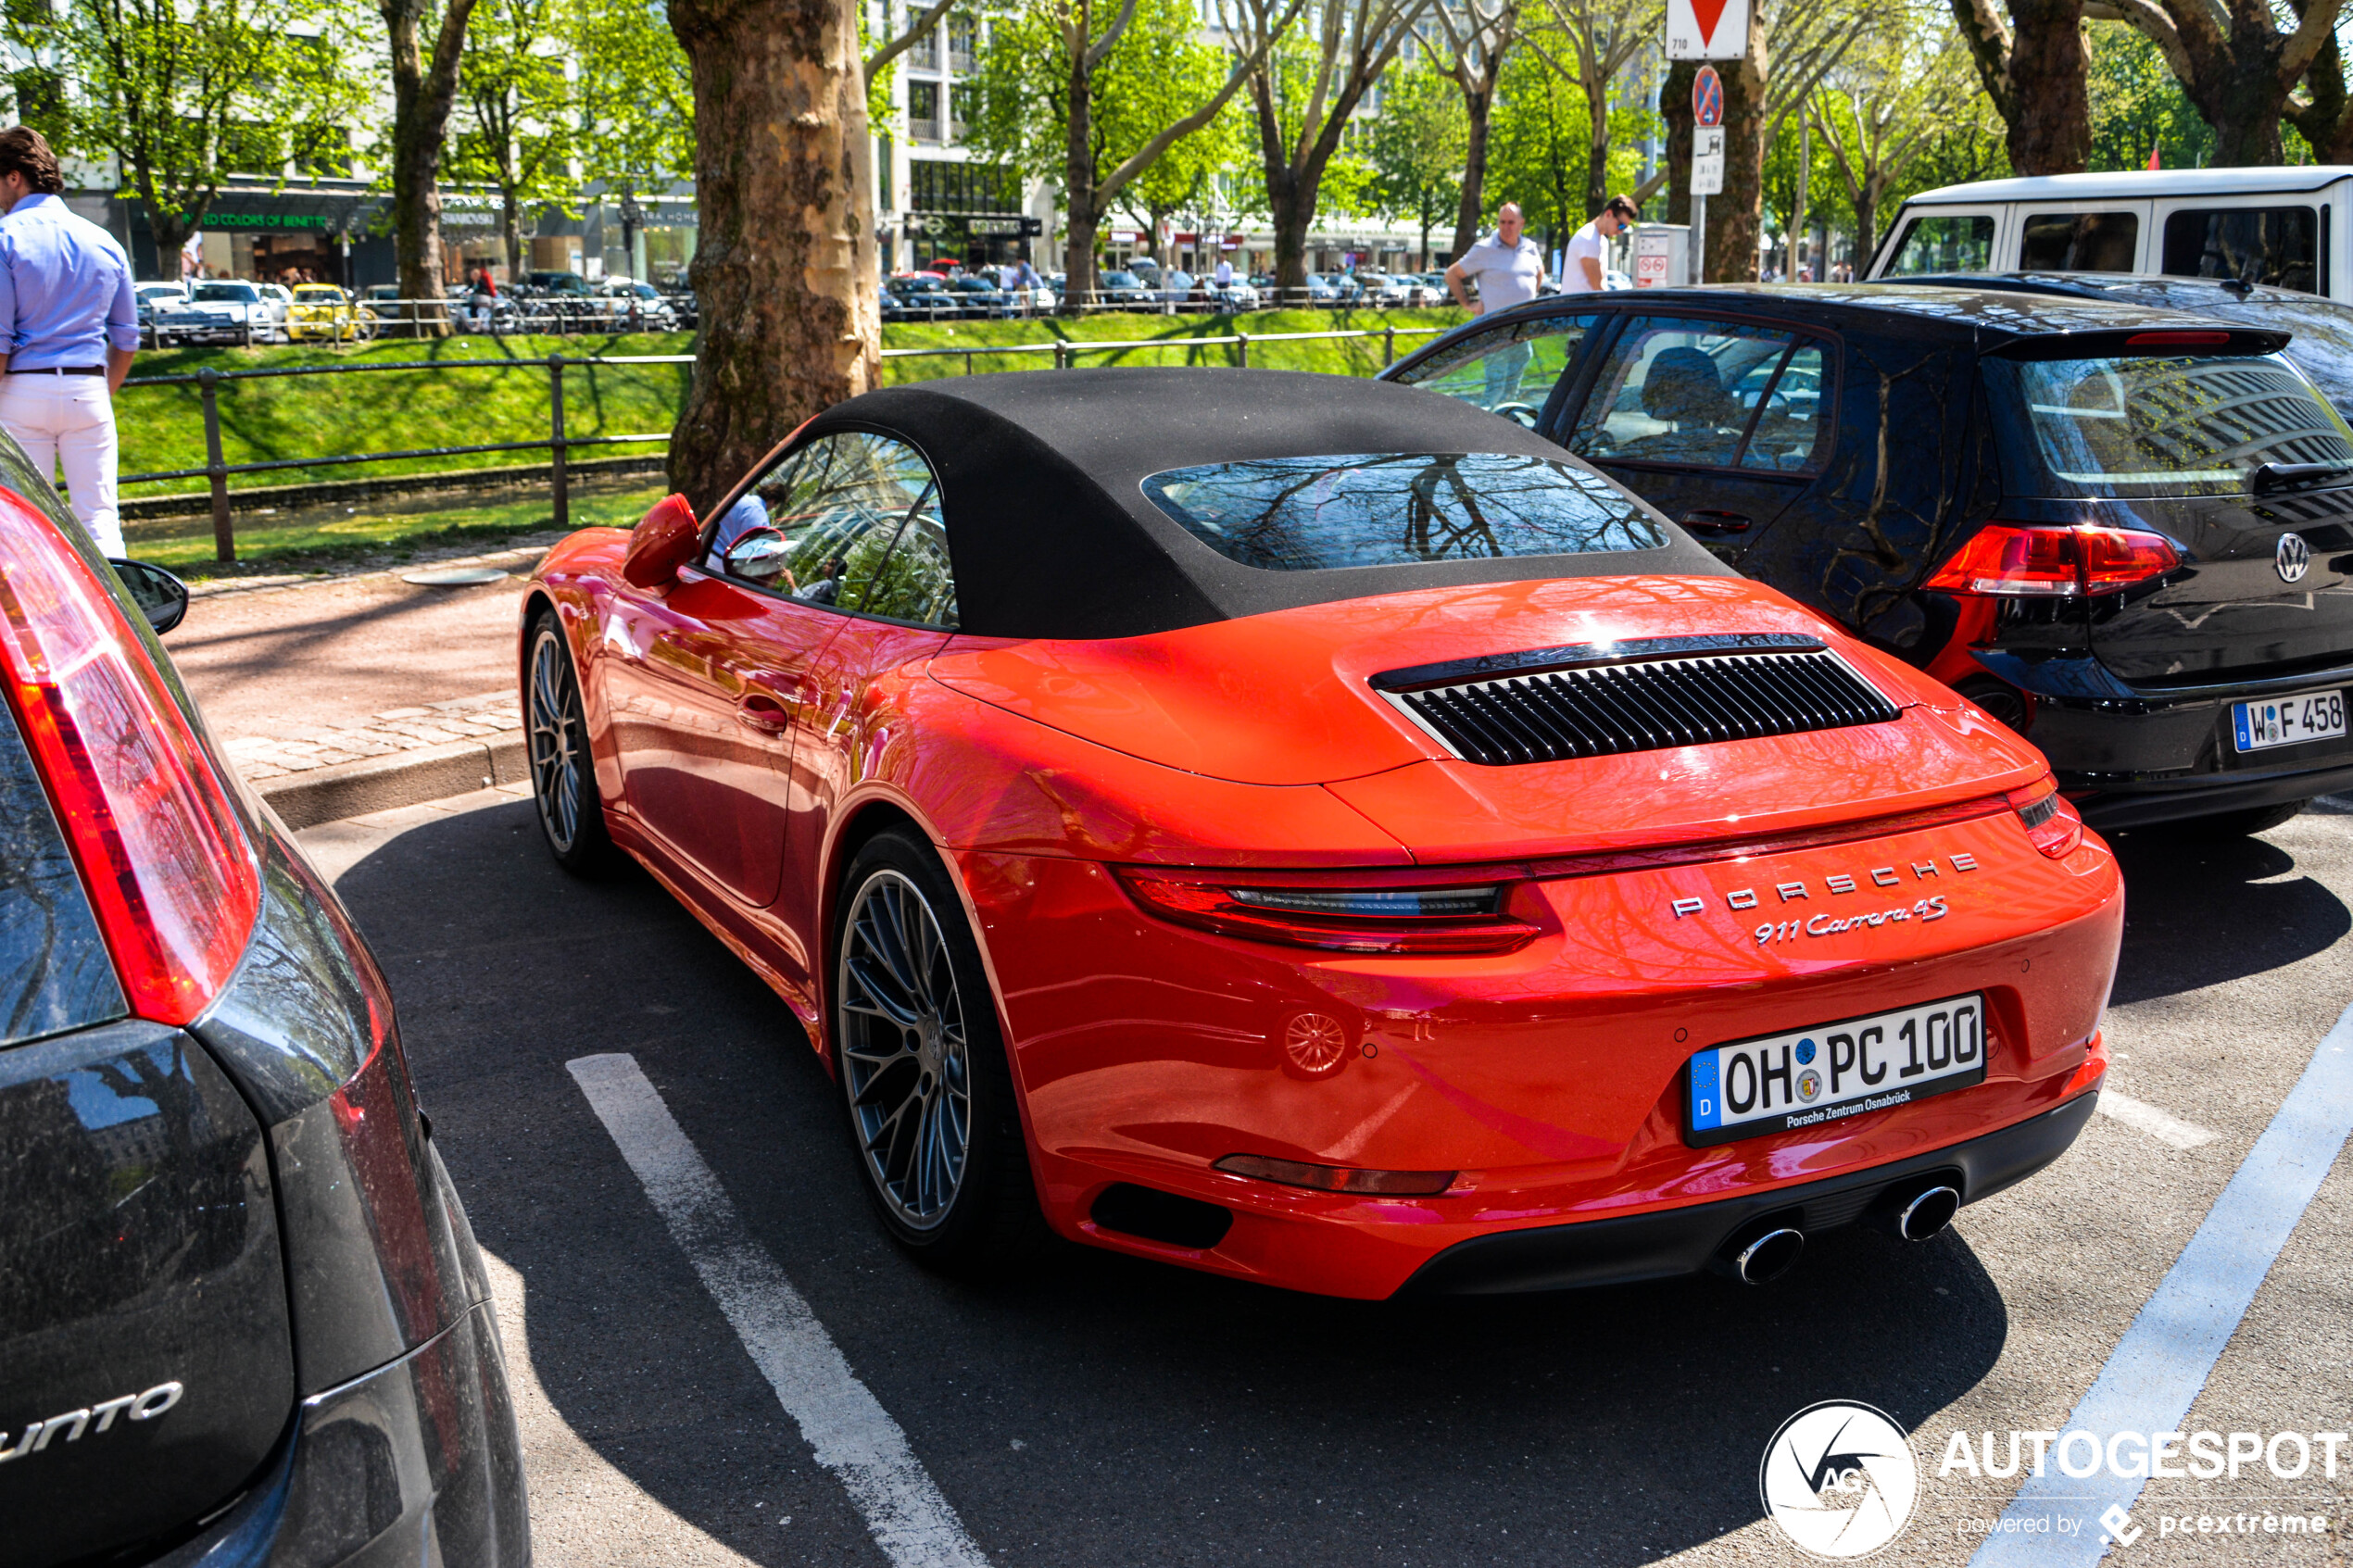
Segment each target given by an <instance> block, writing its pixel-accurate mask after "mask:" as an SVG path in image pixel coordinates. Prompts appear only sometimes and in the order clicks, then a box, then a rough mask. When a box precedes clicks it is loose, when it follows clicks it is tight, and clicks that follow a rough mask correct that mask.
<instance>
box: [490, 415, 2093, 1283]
mask: <svg viewBox="0 0 2353 1568" xmlns="http://www.w3.org/2000/svg"><path fill="white" fill-rule="evenodd" d="M708 502H709V504H707V505H706V506H704V508H702V511H701V513H700V515H699V516H698V514H697V513H696V511H695V510H694V509H693V508H692V507H691V506H690V504H689V501H688V499H687V498H686V497H681V496H672V497H671V498H669V499H668V500H665V501H664V502H662V503H661V505H660V506H657V507H656V508H654V509H653V510H652V511H650V512H648V514H647V516H646V518H645V520H644V521H641V522H640V523H638V524H637V526H636V527H635V529H634V530H632V531H626V532H624V531H622V530H618V529H589V530H585V531H584V532H582V533H577V534H574V535H573V537H571V538H570V539H568V540H566V541H565V542H564V543H563V544H562V545H560V546H558V547H557V548H556V549H555V550H554V551H552V552H551V553H550V554H549V556H548V557H547V560H546V561H545V563H544V564H543V565H542V567H541V568H540V569H539V571H537V573H536V574H535V578H534V580H533V581H532V583H530V585H529V587H528V588H527V590H526V592H525V594H524V596H523V602H522V683H523V689H524V694H525V701H526V708H527V713H528V722H529V728H530V735H531V745H532V766H533V777H534V781H535V789H536V794H537V798H538V803H539V810H540V819H541V822H542V823H543V825H544V826H545V828H546V830H547V840H548V843H549V844H550V846H551V847H553V849H554V851H555V854H556V856H557V857H558V859H560V860H561V861H562V862H563V863H565V864H566V865H567V866H571V867H575V868H584V869H585V868H586V867H589V866H591V865H593V864H594V863H596V862H597V861H598V859H603V858H608V857H610V855H611V853H612V851H613V849H614V847H616V846H617V847H619V848H620V849H621V850H623V851H626V852H627V854H628V855H630V856H631V857H634V858H635V859H636V860H638V861H640V862H642V863H643V864H644V865H645V866H646V867H647V868H648V870H649V871H650V872H652V873H653V874H654V875H655V876H656V877H657V878H659V879H660V880H661V882H662V883H663V884H664V885H666V886H667V887H669V888H670V890H671V891H672V892H673V894H675V895H676V897H678V898H679V900H680V901H681V902H682V903H684V904H685V905H686V907H687V909H690V910H692V911H693V913H694V914H695V915H696V916H697V918H698V919H699V920H701V921H702V922H704V923H705V924H706V925H707V926H709V927H710V928H711V930H712V931H713V932H715V933H716V934H717V935H719V936H720V937H721V939H722V940H724V942H725V943H726V944H727V945H728V946H729V947H731V948H732V949H733V950H734V951H735V952H736V954H738V955H739V956H740V957H741V958H742V959H743V960H744V961H745V962H746V963H748V964H749V965H750V966H751V967H752V968H753V969H754V970H756V971H758V972H759V973H760V974H761V977H762V978H763V979H765V980H766V981H767V982H768V983H769V984H770V985H772V986H774V988H775V990H776V991H777V993H778V994H779V995H780V996H781V997H784V999H785V1000H786V1003H787V1004H788V1005H789V1006H790V1007H791V1008H792V1009H793V1010H794V1011H796V1012H797V1013H798V1014H799V1017H800V1019H801V1021H802V1022H803V1023H804V1024H806V1026H807V1028H808V1032H809V1035H810V1038H811V1039H812V1041H813V1042H814V1043H815V1046H816V1048H817V1049H818V1050H819V1051H820V1052H821V1053H822V1055H823V1056H824V1060H826V1062H827V1063H828V1064H829V1066H830V1068H831V1070H832V1072H833V1073H834V1075H835V1077H836V1079H837V1082H838V1084H839V1085H840V1092H841V1096H842V1100H843V1105H844V1110H845V1113H846V1120H847V1122H848V1124H849V1130H850V1133H851V1135H852V1136H851V1140H850V1141H851V1146H852V1148H854V1149H855V1151H856V1158H857V1159H858V1160H859V1161H860V1164H861V1167H862V1170H863V1172H864V1174H865V1178H866V1185H867V1186H868V1188H869V1190H870V1192H871V1194H872V1196H873V1198H874V1200H875V1209H876V1210H877V1212H878V1213H879V1215H880V1217H881V1220H882V1223H884V1224H885V1225H886V1226H887V1228H888V1230H889V1232H890V1234H891V1235H892V1236H894V1237H895V1238H896V1239H897V1240H898V1241H899V1242H900V1243H901V1244H902V1245H903V1246H905V1247H906V1248H909V1249H910V1250H911V1251H912V1252H914V1253H915V1254H917V1255H918V1256H920V1257H924V1258H925V1259H928V1260H930V1261H935V1262H937V1263H938V1264H940V1265H942V1266H971V1265H978V1264H984V1263H987V1262H988V1261H992V1260H999V1259H1001V1258H1003V1257H1004V1256H1006V1255H1008V1254H1009V1253H1012V1252H1014V1251H1017V1250H1018V1249H1019V1248H1020V1247H1021V1245H1022V1244H1024V1243H1025V1242H1026V1241H1028V1240H1030V1239H1033V1238H1035V1239H1042V1237H1043V1236H1044V1234H1045V1232H1046V1230H1047V1229H1048V1228H1049V1227H1051V1231H1053V1232H1055V1233H1059V1234H1060V1235H1061V1236H1065V1237H1068V1238H1071V1239H1074V1240H1079V1241H1086V1242H1090V1243H1093V1244H1095V1245H1099V1246H1103V1247H1109V1248H1118V1249H1120V1250H1123V1251H1127V1252H1133V1253H1139V1254H1142V1255H1146V1256H1149V1257H1154V1258H1160V1259H1164V1260H1167V1261H1172V1262H1177V1263H1183V1264H1187V1265H1189V1266H1192V1267H1196V1268H1202V1269H1209V1270H1214V1271H1217V1272H1219V1273H1227V1274H1232V1275H1237V1276H1240V1277H1243V1278H1248V1279H1254V1280H1261V1281H1265V1282H1267V1283H1270V1284H1275V1285H1280V1286H1289V1287H1291V1288H1294V1289H1300V1290H1309V1291H1319V1292H1325V1293H1328V1294H1332V1295H1337V1296H1351V1297H1367V1298H1379V1297H1389V1296H1392V1295H1397V1294H1399V1293H1402V1292H1478V1291H1497V1290H1511V1289H1528V1288H1544V1287H1552V1286H1572V1285H1586V1284H1598V1283H1604V1282H1610V1281H1623V1280H1633V1279H1644V1278H1653V1277H1657V1276H1661V1275H1667V1274H1674V1273H1685V1272H1690V1271H1695V1270H1699V1269H1702V1268H1705V1267H1711V1266H1712V1267H1714V1268H1717V1269H1718V1270H1720V1271H1724V1272H1729V1273H1734V1274H1737V1275H1739V1276H1740V1277H1743V1278H1745V1279H1749V1280H1751V1281H1762V1280H1764V1279H1766V1278H1768V1277H1770V1276H1771V1275H1773V1274H1775V1273H1780V1271H1782V1270H1784V1269H1786V1268H1787V1267H1788V1266H1789V1265H1790V1264H1791V1262H1792V1261H1794V1259H1795V1257H1796V1255H1797V1253H1798V1251H1799V1250H1800V1249H1801V1248H1802V1247H1803V1246H1804V1242H1805V1238H1806V1236H1809V1235H1812V1234H1814V1233H1816V1232H1818V1231H1822V1230H1827V1229H1829V1228H1831V1227H1834V1226H1839V1225H1844V1224H1850V1223H1856V1222H1866V1223H1873V1224H1877V1225H1879V1226H1881V1227H1882V1228H1884V1229H1886V1230H1889V1231H1891V1232H1893V1233H1894V1234H1896V1235H1899V1236H1906V1237H1909V1238H1913V1239H1919V1238H1921V1237H1924V1236H1930V1235H1932V1234H1934V1233H1935V1232H1936V1231H1937V1230H1939V1229H1941V1228H1942V1227H1943V1226H1944V1223H1946V1222H1947V1221H1949V1220H1950V1219H1951V1217H1952V1215H1953V1213H1954V1211H1955V1210H1957V1208H1958V1207H1959V1206H1960V1205H1961V1204H1963V1203H1968V1202H1972V1201H1974V1200H1976V1199H1978V1198H1983V1197H1986V1196H1987V1195H1988V1194H1991V1193H1994V1192H1997V1191H1999V1190H2001V1189H2002V1188H2004V1187H2006V1186H2007V1185H2011V1184H2012V1183H2015V1182H2018V1181H2020V1180H2021V1179H2022V1178H2024V1177H2026V1176H2028V1175H2030V1174H2032V1173H2033V1172H2035V1171H2036V1170H2038V1169H2040V1168H2041V1167H2042V1166H2044V1165H2045V1164H2047V1163H2048V1162H2049V1161H2051V1160H2054V1159H2056V1158H2057V1156H2058V1155H2059V1154H2060V1153H2061V1152H2062V1151H2063V1150H2064V1149H2065V1148H2067V1147H2068V1145H2069V1144H2070V1142H2071V1141H2072V1140H2073V1138H2074V1137H2075V1135H2076V1134H2077V1133H2078V1132H2079V1131H2080V1130H2081V1129H2082V1125H2083V1123H2084V1121H2085V1120H2086V1118H2088V1117H2089V1116H2090V1114H2091V1112H2092V1108H2093V1102H2094V1100H2095V1098H2096V1092H2097V1088H2098V1085H2099V1083H2100V1079H2101V1075H2102V1073H2103V1072H2104V1070H2105V1068H2106V1065H2107V1057H2106V1054H2105V1052H2104V1050H2103V1049H2102V1047H2101V1044H2100V1037H2099V1025H2100V1016H2101V1010H2102V1008H2103V1006H2104V1005H2105V1002H2106V999H2107V997H2108V985H2109V981H2110V977H2111V975H2112V973H2113V971H2114V967H2115V962H2116V955H2117V945H2118V940H2119V936H2120V928H2121V924H2122V920H2123V896H2122V892H2121V889H2120V884H2119V881H2118V875H2117V871H2116V866H2115V862H2114V860H2113V859H2112V858H2111V857H2110V855H2109V853H2108V848H2107V847H2106V846H2104V845H2103V844H2101V843H2100V841H2099V840H2098V839H2097V838H2096V837H2095V836H2093V835H2091V834H2087V833H2085V832H2084V831H2083V828H2082V823H2081V822H2079V821H2078V820H2077V819H2076V817H2075V815H2074V813H2073V811H2072V810H2071V809H2070V808H2069V806H2068V805H2067V803H2066V802H2065V801H2064V800H2063V799H2061V798H2060V797H2058V796H2057V794H2056V793H2055V791H2054V789H2053V784H2052V780H2051V776H2050V772H2049V770H2048V769H2047V767H2046V766H2045V763H2044V761H2043V759H2042V758H2041V756H2040V755H2039V754H2037V753H2036V752H2035V751H2034V750H2033V748H2032V746H2029V745H2027V744H2026V743H2025V742H2024V741H2022V740H2020V738H2018V737H2017V736H2016V735H2015V734H2012V733H2011V732H2009V731H2008V730H2007V729H2006V728H2004V727H2003V726H2002V725H2000V724H1998V723H1995V722H1994V721H1992V720H1990V719H1988V718H1987V717H1986V716H1985V715H1984V714H1983V713H1982V712H1980V711H1979V710H1977V709H1974V708H1972V707H1971V706H1970V705H1969V703H1968V702H1966V701H1964V700H1963V699H1961V698H1959V697H1957V696H1955V695H1954V694H1953V693H1951V692H1950V691H1947V690H1945V689H1944V687H1942V686H1940V685H1938V684H1935V683H1934V682H1932V681H1931V680H1929V679H1928V678H1927V677H1926V676H1924V675H1922V674H1921V673H1920V672H1919V671H1916V670H1913V669H1911V668H1909V667H1907V666H1906V665H1905V664H1904V663H1902V662H1901V661H1900V660H1898V659H1893V658H1891V657H1889V656H1887V655H1885V654H1883V653H1881V652H1879V651H1876V650H1874V649H1873V648H1871V647H1869V646H1865V645H1863V644H1862V643H1859V642H1857V641H1856V639H1854V638H1853V637H1850V636H1848V635H1846V634H1844V633H1841V632H1839V631H1838V630H1836V629H1835V628H1833V627H1831V626H1830V625H1828V624H1827V623H1825V622H1824V621H1821V620H1819V619H1818V618H1817V617H1816V616H1814V615H1812V614H1810V613H1808V612H1807V611H1806V610H1804V609H1801V608H1798V607H1796V606H1795V605H1793V603H1792V602H1791V601H1790V600H1788V599H1786V598H1784V597H1782V596H1780V594H1778V593H1776V592H1774V591H1773V590H1771V589H1769V588H1766V587H1763V586H1760V585H1758V584H1756V583H1750V582H1747V581H1745V580H1743V579H1742V578H1740V577H1738V576H1735V575H1733V574H1732V573H1731V572H1730V571H1729V569H1727V568H1724V567H1722V566H1721V565H1719V564H1718V562H1717V561H1716V560H1715V559H1714V558H1712V557H1710V556H1709V555H1708V554H1706V553H1705V551H1703V550H1701V549H1700V548H1698V547H1697V546H1695V545H1693V544H1692V542H1691V541H1690V540H1689V539H1687V538H1685V537H1684V536H1683V535H1682V534H1680V533H1679V532H1678V531H1677V530H1676V529H1675V528H1674V527H1673V526H1672V525H1670V524H1669V523H1667V521H1664V520H1663V519H1662V518H1661V517H1660V516H1659V515H1658V514H1657V513H1656V512H1655V511H1653V510H1652V509H1651V508H1648V507H1647V506H1645V505H1644V504H1643V503H1642V502H1641V501H1639V500H1637V499H1636V498H1634V497H1633V496H1631V495H1629V494H1628V493H1627V492H1625V491H1624V490H1622V489H1620V488H1618V487H1617V485H1615V484H1614V483H1611V482H1610V481H1609V480H1607V479H1606V478H1604V477H1603V476H1602V475H1600V474H1599V473H1598V472H1596V471H1595V470H1592V469H1591V468H1589V467H1586V466H1585V465H1583V464H1582V463H1580V462H1579V461H1578V460H1577V459H1575V458H1570V457H1569V456H1568V455H1567V453H1565V452H1563V451H1562V450H1561V449H1560V448H1558V447H1556V446H1554V445H1551V444H1550V443H1549V442H1546V441H1543V440H1541V439H1540V438H1539V437H1537V436H1535V435H1533V434H1530V433H1526V432H1523V431H1519V430H1517V429H1516V428H1515V427H1513V426H1512V425H1510V424H1509V423H1508V422H1506V421H1504V420H1497V419H1494V418H1492V417H1491V416H1490V415H1487V414H1485V413H1482V412H1481V411H1479V410H1478V409H1477V408H1471V407H1469V406H1467V405H1465V404H1462V403H1458V402H1455V401H1454V400H1453V399H1450V398H1445V397H1441V396H1437V395H1431V394H1428V393H1424V392H1417V391H1415V390H1412V389H1410V388H1406V387H1401V386H1392V385H1385V384H1379V383H1369V382H1360V381H1353V380H1347V379H1342V378H1332V377H1319V376H1304V375H1290V374H1280V373H1275V372H1267V371H1226V370H1166V371H1156V370H1074V371H1067V372H1061V371H1057V372H1039V373H1035V374H1006V375H992V376H985V377H978V378H974V379H970V380H959V381H953V382H932V383H925V384H922V385H919V386H905V387H897V388H892V389H890V390H887V391H882V392H875V393H871V394H868V395H865V396H862V397H858V398H853V399H851V400H849V402H846V403H843V404H841V405H839V406H837V407H836V408H832V409H830V410H828V411H827V412H825V413H824V414H823V415H821V416H819V417H818V418H817V419H815V420H812V421H810V422H809V423H808V424H807V425H805V426H803V427H802V428H801V429H800V430H799V431H797V432H795V433H793V434H792V435H791V436H790V437H789V438H788V439H786V441H785V442H784V443H783V444H782V445H779V446H778V447H777V448H776V449H775V450H774V452H773V453H771V454H770V455H769V456H768V457H767V458H764V459H762V460H761V462H760V463H759V464H758V465H757V467H756V468H755V469H754V470H753V471H752V472H751V473H749V474H748V475H746V476H745V477H744V479H743V480H742V482H741V483H739V484H738V485H736V488H735V489H734V490H733V491H732V492H731V493H729V494H727V495H721V496H716V497H710V498H708Z"/></svg>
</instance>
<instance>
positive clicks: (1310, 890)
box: [1118, 866, 1536, 955]
mask: <svg viewBox="0 0 2353 1568" xmlns="http://www.w3.org/2000/svg"><path fill="white" fill-rule="evenodd" d="M1118 872H1119V880H1120V882H1121V883H1122V884H1124V885H1125V886H1126V888H1127V891H1128V892H1130V893H1132V894H1134V895H1135V897H1136V899H1137V901H1138V902H1139V903H1141V904H1142V905H1143V906H1144V908H1145V909H1149V910H1151V912H1152V913H1153V914H1155V915H1158V916H1159V917H1160V918H1161V919H1163V920H1166V921H1172V922H1175V923H1176V924H1178V925H1189V926H1192V927H1193V928H1195V929H1196V930H1200V931H1214V932H1215V933H1217V934H1218V935H1221V936H1240V937H1246V938H1248V939H1250V940H1252V941H1256V942H1277V943H1281V944H1282V945H1284V946H1286V947H1321V948H1324V949H1326V950H1327V951H1330V952H1336V953H1388V954H1397V955H1412V954H1449V953H1454V954H1460V953H1508V952H1512V951H1514V950H1515V949H1516V948H1519V947H1526V946H1527V945H1528V944H1529V942H1530V941H1532V940H1533V939H1534V938H1535V935H1536V927H1535V926H1533V925H1531V924H1529V922H1526V921H1523V920H1516V919H1514V918H1513V917H1511V916H1509V915H1506V914H1504V912H1503V906H1504V886H1503V884H1501V883H1495V882H1484V883H1477V884H1449V885H1443V886H1429V887H1410V886H1393V885H1390V884H1386V883H1383V882H1378V881H1374V880H1371V879H1369V878H1368V879H1366V880H1365V881H1363V882H1361V883H1360V882H1353V881H1350V880H1348V879H1346V878H1345V877H1344V876H1341V875H1335V874H1333V873H1323V874H1321V875H1317V876H1314V877H1306V876H1302V877H1300V878H1299V879H1298V880H1295V881H1294V880H1290V879H1289V878H1285V879H1283V880H1280V881H1277V880H1275V879H1272V878H1262V877H1259V876H1255V875H1252V874H1249V873H1227V872H1167V871H1161V870H1158V869H1156V868H1151V867H1143V866H1122V867H1119V868H1118Z"/></svg>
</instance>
